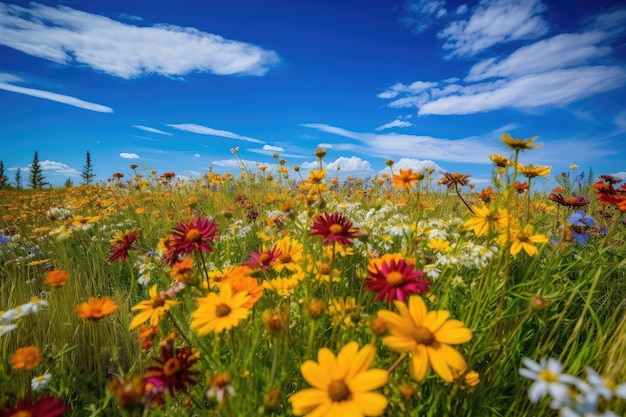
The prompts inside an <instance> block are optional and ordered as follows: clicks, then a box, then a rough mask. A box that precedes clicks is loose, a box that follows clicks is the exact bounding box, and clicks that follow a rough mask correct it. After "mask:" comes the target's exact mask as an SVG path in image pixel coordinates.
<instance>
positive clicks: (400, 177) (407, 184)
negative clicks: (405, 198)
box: [391, 169, 419, 192]
mask: <svg viewBox="0 0 626 417" xmlns="http://www.w3.org/2000/svg"><path fill="white" fill-rule="evenodd" d="M391 182H392V183H394V184H395V186H396V190H399V189H400V188H402V189H403V190H404V191H406V192H409V191H411V187H412V186H413V183H416V184H417V183H418V182H419V178H417V174H416V173H414V172H413V170H412V169H406V170H404V169H401V170H400V173H399V174H393V178H392V179H391Z"/></svg>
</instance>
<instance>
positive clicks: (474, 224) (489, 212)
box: [463, 206, 509, 236]
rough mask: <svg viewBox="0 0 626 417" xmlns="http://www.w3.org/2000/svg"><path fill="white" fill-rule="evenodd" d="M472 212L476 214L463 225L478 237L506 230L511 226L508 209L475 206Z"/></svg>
mask: <svg viewBox="0 0 626 417" xmlns="http://www.w3.org/2000/svg"><path fill="white" fill-rule="evenodd" d="M472 210H473V211H474V214H473V215H472V216H471V218H470V219H469V220H468V221H466V222H465V223H464V224H463V227H464V228H465V229H468V230H473V231H474V233H475V234H476V236H483V235H486V234H487V233H490V232H500V231H502V230H506V228H507V225H508V224H509V213H508V212H507V210H506V209H502V208H496V207H486V206H473V207H472Z"/></svg>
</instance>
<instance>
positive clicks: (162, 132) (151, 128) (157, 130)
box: [133, 125, 172, 136]
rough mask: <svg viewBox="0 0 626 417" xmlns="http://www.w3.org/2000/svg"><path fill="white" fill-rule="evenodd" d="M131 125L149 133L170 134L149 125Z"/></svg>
mask: <svg viewBox="0 0 626 417" xmlns="http://www.w3.org/2000/svg"><path fill="white" fill-rule="evenodd" d="M133 127H134V128H136V129H140V130H143V131H146V132H150V133H157V134H159V135H167V136H172V134H171V133H169V132H165V131H163V130H159V129H155V128H153V127H149V126H142V125H133Z"/></svg>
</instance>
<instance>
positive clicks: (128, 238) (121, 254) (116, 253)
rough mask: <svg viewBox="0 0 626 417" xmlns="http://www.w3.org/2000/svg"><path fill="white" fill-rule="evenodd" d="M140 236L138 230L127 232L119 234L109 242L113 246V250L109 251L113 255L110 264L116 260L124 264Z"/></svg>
mask: <svg viewBox="0 0 626 417" xmlns="http://www.w3.org/2000/svg"><path fill="white" fill-rule="evenodd" d="M139 234H140V233H139V231H138V230H132V231H130V230H127V231H125V232H124V233H122V232H117V233H116V234H115V235H114V236H113V239H111V240H110V241H109V242H111V244H112V245H113V248H111V249H109V253H110V254H111V257H110V258H109V262H113V261H115V260H116V259H119V260H120V262H124V261H125V260H126V257H127V256H128V251H129V250H130V249H131V248H132V247H133V244H134V243H135V241H136V240H137V239H139Z"/></svg>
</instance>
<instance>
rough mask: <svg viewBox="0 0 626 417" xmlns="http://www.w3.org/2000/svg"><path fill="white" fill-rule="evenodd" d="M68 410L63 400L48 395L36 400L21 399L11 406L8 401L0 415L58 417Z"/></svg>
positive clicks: (6, 416) (1, 416)
mask: <svg viewBox="0 0 626 417" xmlns="http://www.w3.org/2000/svg"><path fill="white" fill-rule="evenodd" d="M66 410H67V407H65V405H64V404H63V400H61V399H60V398H53V397H51V396H49V395H46V396H45V397H41V398H39V399H38V400H37V401H35V402H32V401H31V400H20V401H18V402H17V405H16V406H15V407H12V406H9V405H8V403H7V404H6V405H5V407H4V408H3V409H0V417H10V416H37V417H58V416H62V415H63V414H64V413H65V411H66Z"/></svg>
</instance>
